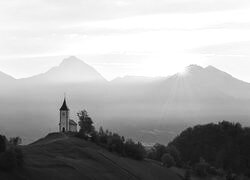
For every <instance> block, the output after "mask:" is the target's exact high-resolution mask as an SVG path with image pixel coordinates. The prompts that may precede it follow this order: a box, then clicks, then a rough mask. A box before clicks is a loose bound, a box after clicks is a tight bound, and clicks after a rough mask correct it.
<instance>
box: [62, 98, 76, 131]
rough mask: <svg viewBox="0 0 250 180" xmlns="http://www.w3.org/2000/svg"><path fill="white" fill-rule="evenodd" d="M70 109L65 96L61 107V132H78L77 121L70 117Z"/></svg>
mask: <svg viewBox="0 0 250 180" xmlns="http://www.w3.org/2000/svg"><path fill="white" fill-rule="evenodd" d="M69 111H70V110H69V108H68V106H67V103H66V99H65V98H64V100H63V104H62V106H61V108H60V122H59V132H77V123H76V122H75V121H74V120H72V119H69Z"/></svg>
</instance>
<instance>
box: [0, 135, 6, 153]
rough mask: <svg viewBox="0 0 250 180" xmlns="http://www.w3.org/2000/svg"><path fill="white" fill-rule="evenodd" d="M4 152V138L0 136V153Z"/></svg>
mask: <svg viewBox="0 0 250 180" xmlns="http://www.w3.org/2000/svg"><path fill="white" fill-rule="evenodd" d="M5 151H6V137H5V136H2V135H0V153H1V152H5Z"/></svg>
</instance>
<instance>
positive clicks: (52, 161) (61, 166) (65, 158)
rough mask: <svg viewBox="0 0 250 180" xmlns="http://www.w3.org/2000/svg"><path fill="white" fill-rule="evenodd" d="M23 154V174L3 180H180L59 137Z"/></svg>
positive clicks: (158, 169) (51, 137)
mask: <svg viewBox="0 0 250 180" xmlns="http://www.w3.org/2000/svg"><path fill="white" fill-rule="evenodd" d="M23 152H24V155H25V165H24V170H22V172H15V173H10V174H5V175H4V176H3V177H4V178H5V179H8V178H9V179H22V178H21V177H23V179H31V180H32V179H35V180H44V179H46V180H50V179H51V180H52V179H53V180H54V179H56V180H68V179H69V180H71V179H74V180H78V179H81V180H84V179H86V180H88V179H95V180H99V179H100V180H117V179H119V180H138V179H141V180H161V179H164V180H166V179H169V180H179V179H180V178H179V177H178V176H177V175H175V174H174V173H173V172H172V171H171V170H168V169H167V168H164V167H161V166H160V165H157V164H154V163H152V162H150V161H135V160H132V159H128V158H123V157H119V156H117V155H114V154H111V153H109V152H108V151H106V150H104V149H102V148H100V147H99V146H96V145H95V144H93V143H90V142H87V141H84V140H81V139H78V138H75V137H69V136H64V135H60V134H52V135H49V136H47V137H45V138H43V139H40V140H38V141H37V142H35V143H33V144H31V145H27V146H24V147H23ZM17 177H18V178H17ZM0 179H2V177H1V175H0Z"/></svg>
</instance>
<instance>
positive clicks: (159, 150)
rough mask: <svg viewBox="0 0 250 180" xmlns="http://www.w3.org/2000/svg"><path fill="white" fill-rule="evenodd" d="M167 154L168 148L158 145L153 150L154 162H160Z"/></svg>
mask: <svg viewBox="0 0 250 180" xmlns="http://www.w3.org/2000/svg"><path fill="white" fill-rule="evenodd" d="M166 152H167V148H166V146H164V145H162V144H159V143H156V144H155V145H154V146H153V149H152V157H153V159H154V160H157V161H160V160H161V157H162V156H163V155H164V154H165V153H166Z"/></svg>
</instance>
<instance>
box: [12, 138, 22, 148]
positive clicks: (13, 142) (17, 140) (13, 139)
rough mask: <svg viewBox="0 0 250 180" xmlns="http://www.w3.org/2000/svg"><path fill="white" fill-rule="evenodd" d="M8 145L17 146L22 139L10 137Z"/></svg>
mask: <svg viewBox="0 0 250 180" xmlns="http://www.w3.org/2000/svg"><path fill="white" fill-rule="evenodd" d="M9 143H10V144H12V145H14V146H17V145H19V144H21V143H22V139H21V138H20V137H12V138H10V140H9Z"/></svg>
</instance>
